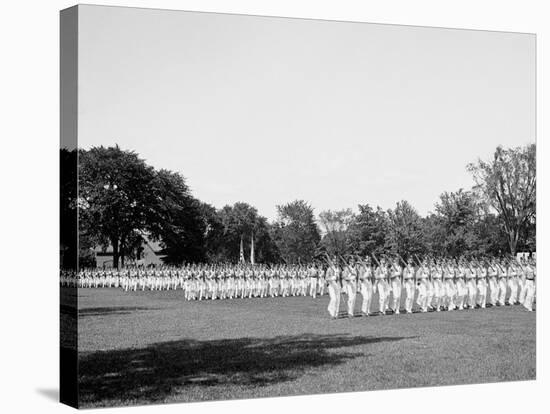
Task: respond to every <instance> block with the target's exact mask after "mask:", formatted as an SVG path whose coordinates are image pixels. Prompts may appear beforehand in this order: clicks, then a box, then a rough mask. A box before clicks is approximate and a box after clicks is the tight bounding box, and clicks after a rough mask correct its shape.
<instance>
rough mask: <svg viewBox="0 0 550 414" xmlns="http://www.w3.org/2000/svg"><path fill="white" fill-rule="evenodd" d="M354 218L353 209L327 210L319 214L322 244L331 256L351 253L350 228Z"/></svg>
mask: <svg viewBox="0 0 550 414" xmlns="http://www.w3.org/2000/svg"><path fill="white" fill-rule="evenodd" d="M353 220H354V215H353V212H352V211H351V209H349V208H348V209H344V210H335V211H333V210H326V211H323V212H321V213H320V214H319V222H320V223H321V227H322V231H323V237H322V239H321V246H322V248H323V250H324V251H326V252H327V253H328V254H329V255H330V256H334V255H336V256H345V255H347V254H348V253H350V250H351V240H350V237H349V233H348V228H349V226H350V224H351V223H352V222H353Z"/></svg>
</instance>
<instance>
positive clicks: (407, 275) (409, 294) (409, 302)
mask: <svg viewBox="0 0 550 414" xmlns="http://www.w3.org/2000/svg"><path fill="white" fill-rule="evenodd" d="M403 286H404V287H405V312H407V313H412V310H413V303H414V293H415V288H414V267H413V266H412V265H408V266H407V267H405V268H404V269H403Z"/></svg>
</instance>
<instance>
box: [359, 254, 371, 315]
mask: <svg viewBox="0 0 550 414" xmlns="http://www.w3.org/2000/svg"><path fill="white" fill-rule="evenodd" d="M359 283H360V284H361V286H360V290H361V296H362V297H363V303H362V304H361V313H362V314H363V315H364V316H369V315H370V308H371V302H372V290H373V289H372V266H371V264H370V257H368V256H367V257H366V258H365V261H364V262H362V263H361V265H360V266H359Z"/></svg>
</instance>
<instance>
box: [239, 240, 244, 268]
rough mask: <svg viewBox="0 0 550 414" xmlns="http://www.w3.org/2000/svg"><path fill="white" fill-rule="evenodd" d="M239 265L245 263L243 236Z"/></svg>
mask: <svg viewBox="0 0 550 414" xmlns="http://www.w3.org/2000/svg"><path fill="white" fill-rule="evenodd" d="M239 263H244V249H243V236H242V235H241V252H240V254H239Z"/></svg>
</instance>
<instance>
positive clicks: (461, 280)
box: [455, 261, 468, 310]
mask: <svg viewBox="0 0 550 414" xmlns="http://www.w3.org/2000/svg"><path fill="white" fill-rule="evenodd" d="M465 276H466V268H465V267H464V262H463V261H459V262H458V263H457V264H456V265H455V280H456V307H457V308H458V310H463V309H464V302H465V301H466V295H467V294H468V288H467V287H466V278H465Z"/></svg>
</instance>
